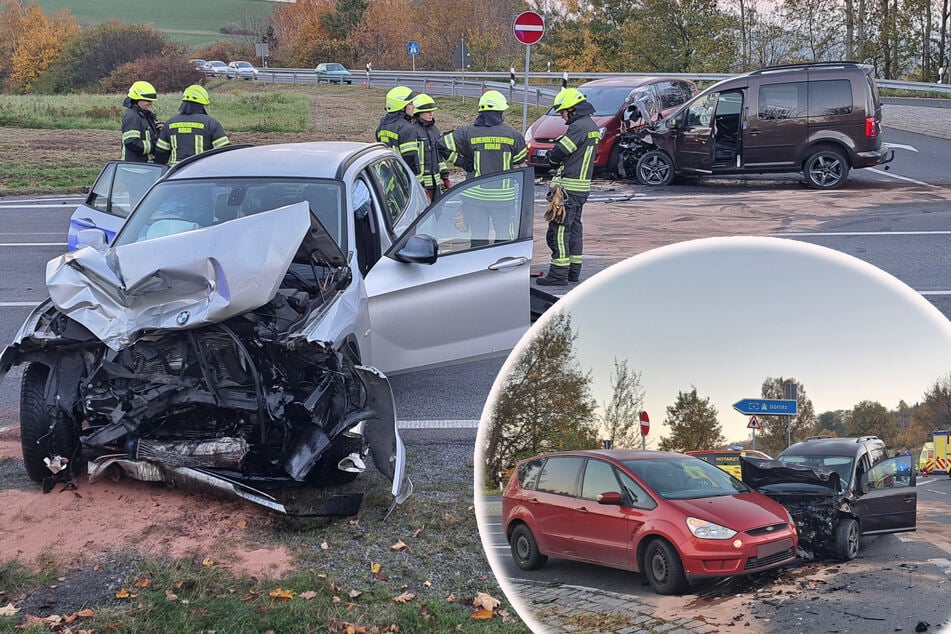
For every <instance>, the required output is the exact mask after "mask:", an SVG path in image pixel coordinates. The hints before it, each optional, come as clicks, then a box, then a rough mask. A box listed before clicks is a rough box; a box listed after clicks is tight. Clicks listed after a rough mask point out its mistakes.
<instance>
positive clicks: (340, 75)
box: [314, 62, 353, 84]
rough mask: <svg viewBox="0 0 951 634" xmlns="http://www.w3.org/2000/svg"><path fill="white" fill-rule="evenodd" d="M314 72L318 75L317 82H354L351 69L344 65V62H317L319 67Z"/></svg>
mask: <svg viewBox="0 0 951 634" xmlns="http://www.w3.org/2000/svg"><path fill="white" fill-rule="evenodd" d="M314 73H315V74H316V75H317V83H318V84H319V83H320V82H321V81H326V82H333V83H335V84H342V83H344V82H347V83H348V84H352V83H353V77H352V76H351V74H350V71H349V70H347V69H346V68H344V67H343V64H336V63H330V62H328V63H324V64H317V68H315V69H314Z"/></svg>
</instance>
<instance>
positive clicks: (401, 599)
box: [393, 592, 416, 603]
mask: <svg viewBox="0 0 951 634" xmlns="http://www.w3.org/2000/svg"><path fill="white" fill-rule="evenodd" d="M415 598H416V595H415V594H413V593H412V592H404V593H403V594H400V595H398V596H395V597H393V601H395V602H396V603H409V602H410V601H412V600H413V599H415Z"/></svg>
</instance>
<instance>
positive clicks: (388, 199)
mask: <svg viewBox="0 0 951 634" xmlns="http://www.w3.org/2000/svg"><path fill="white" fill-rule="evenodd" d="M371 170H372V173H373V177H374V179H375V180H376V181H377V183H378V184H379V186H380V191H382V192H383V204H384V211H385V214H384V216H385V218H386V222H387V223H388V224H389V227H390V229H393V230H398V226H399V224H400V220H401V219H402V217H403V214H404V213H405V212H406V208H407V206H408V205H409V202H410V198H411V192H412V189H411V187H412V183H411V182H410V179H409V175H408V174H407V173H406V170H405V169H402V168H401V167H400V164H399V163H398V162H397V160H396V159H387V160H385V161H379V162H377V163H374V164H373V165H372V167H371Z"/></svg>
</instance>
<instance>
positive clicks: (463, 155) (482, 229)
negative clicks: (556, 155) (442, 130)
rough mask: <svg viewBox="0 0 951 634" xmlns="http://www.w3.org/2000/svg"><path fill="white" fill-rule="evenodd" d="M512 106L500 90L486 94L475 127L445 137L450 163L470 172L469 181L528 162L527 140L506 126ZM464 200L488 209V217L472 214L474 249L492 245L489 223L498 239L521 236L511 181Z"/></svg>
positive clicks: (472, 192)
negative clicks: (505, 120) (516, 223)
mask: <svg viewBox="0 0 951 634" xmlns="http://www.w3.org/2000/svg"><path fill="white" fill-rule="evenodd" d="M508 108H509V104H508V101H507V100H506V99H505V95H503V94H502V93H500V92H499V91H497V90H489V91H486V92H485V93H484V94H483V95H482V97H481V98H480V99H479V115H478V116H477V117H476V120H475V122H474V123H472V124H471V125H465V126H462V127H461V128H457V129H456V130H453V131H452V132H449V133H447V134H446V135H445V136H444V137H443V142H444V144H445V146H446V149H447V150H448V151H449V156H448V157H447V161H448V162H450V163H453V164H455V165H457V166H459V167H461V168H463V169H465V170H466V172H467V174H466V178H467V179H469V178H477V177H479V176H483V175H485V174H494V173H496V172H502V171H505V170H510V169H512V168H514V167H516V166H518V165H519V164H521V163H524V162H525V159H526V157H527V156H528V153H527V150H526V148H525V138H524V137H523V136H522V135H521V134H519V133H518V132H517V131H516V130H515V129H514V128H512V127H510V126H509V125H507V124H506V123H504V118H505V116H504V113H505V111H506V110H508ZM462 196H463V197H465V198H469V199H472V200H473V201H477V202H478V203H479V204H480V206H481V207H484V208H486V209H487V210H488V213H486V214H470V217H471V220H472V246H480V245H483V244H489V243H490V240H489V221H490V220H491V222H492V228H493V230H494V234H493V235H494V240H492V241H491V242H502V241H506V240H514V239H515V238H516V237H518V236H517V231H516V226H515V220H516V219H515V214H516V213H517V211H518V210H517V209H516V208H515V205H514V204H513V203H514V201H515V199H516V196H517V193H516V191H515V189H514V187H512V186H511V184H510V183H509V182H508V181H502V182H501V183H500V186H499V187H488V186H478V187H473V188H471V189H468V190H466V191H465V192H464V193H463V194H462Z"/></svg>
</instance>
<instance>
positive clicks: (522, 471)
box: [518, 460, 544, 490]
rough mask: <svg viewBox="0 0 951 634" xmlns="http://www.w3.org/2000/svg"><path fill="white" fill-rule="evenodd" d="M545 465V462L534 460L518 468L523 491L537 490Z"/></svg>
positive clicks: (519, 481)
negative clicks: (536, 486) (539, 477)
mask: <svg viewBox="0 0 951 634" xmlns="http://www.w3.org/2000/svg"><path fill="white" fill-rule="evenodd" d="M543 464H544V461H543V460H532V461H531V462H526V463H525V464H523V465H521V466H520V467H519V468H518V483H519V485H520V486H521V487H522V488H523V489H529V490H533V489H534V488H535V485H536V483H537V482H538V474H539V473H541V472H542V465H543Z"/></svg>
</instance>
